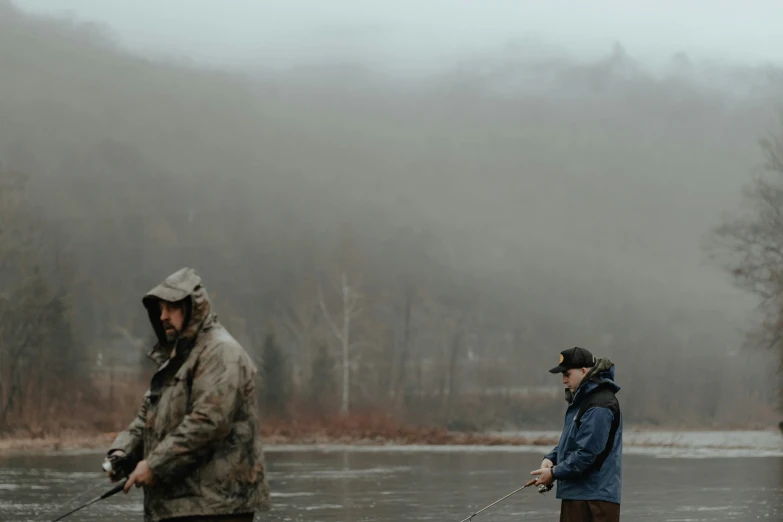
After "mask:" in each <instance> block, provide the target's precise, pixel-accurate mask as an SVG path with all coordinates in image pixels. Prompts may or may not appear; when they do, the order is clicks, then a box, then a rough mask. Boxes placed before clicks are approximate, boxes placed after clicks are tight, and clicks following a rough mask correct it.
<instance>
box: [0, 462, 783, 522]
mask: <svg viewBox="0 0 783 522" xmlns="http://www.w3.org/2000/svg"><path fill="white" fill-rule="evenodd" d="M720 453H721V452H720V451H714V452H713V453H712V454H711V455H706V456H705V455H704V454H698V453H697V454H694V455H691V456H687V455H686V456H683V455H681V454H676V453H675V454H672V453H665V452H664V453H661V454H658V455H655V454H653V455H647V454H635V452H634V451H633V450H631V451H629V453H628V454H626V455H625V456H624V463H623V467H624V469H623V473H624V478H623V508H622V519H623V520H639V521H645V520H650V521H652V520H655V521H663V522H667V521H670V522H675V521H677V522H686V521H687V522H696V521H726V520H743V521H748V520H774V521H777V520H783V454H774V453H773V454H769V453H767V454H766V455H767V456H759V457H751V456H747V455H745V456H739V457H736V456H735V457H722V456H720ZM760 455H764V453H763V452H762V453H760ZM693 456H698V457H700V458H692V457H693ZM661 457H666V458H661ZM101 458H102V455H101V454H100V453H78V454H70V455H16V456H8V455H5V456H0V520H2V521H4V522H5V521H7V522H32V521H47V520H52V519H53V518H55V517H56V516H57V515H59V514H61V513H63V512H64V511H67V510H68V508H73V507H76V506H77V505H78V504H79V503H80V501H81V502H83V501H86V500H89V499H90V498H93V497H95V496H98V495H99V494H100V493H102V492H103V491H105V490H107V489H109V485H108V484H107V483H106V481H105V479H104V478H103V477H102V475H101V473H100V472H99V471H97V470H99V467H100V462H101ZM267 460H268V468H269V480H270V486H271V488H272V491H273V502H274V509H273V511H272V512H271V513H269V514H266V515H264V516H260V517H257V518H258V519H259V520H273V521H290V522H298V521H323V522H331V521H333V522H337V521H339V522H353V521H356V522H359V521H368V522H369V521H373V522H392V521H395V522H396V521H401V520H410V521H423V520H437V521H445V522H448V521H454V522H460V521H461V520H462V519H464V518H466V517H467V516H469V515H470V514H471V513H473V512H474V511H475V510H478V509H480V508H481V507H483V506H485V505H487V504H489V503H491V502H493V501H494V500H496V499H498V498H500V497H502V496H504V495H505V494H507V493H510V492H511V491H513V490H514V489H516V488H517V487H518V486H519V485H520V484H521V483H523V482H524V481H525V480H527V478H528V472H529V471H530V470H531V469H534V468H535V467H537V466H538V464H539V463H540V461H541V448H538V449H537V450H536V451H534V452H530V451H529V449H526V448H496V447H495V448H480V447H479V448H477V447H473V448H437V449H435V450H432V449H431V448H430V449H428V448H426V447H414V448H388V449H383V448H361V449H359V450H352V449H350V448H336V449H331V450H328V451H327V450H319V449H317V448H288V449H287V448H275V449H271V448H270V451H268V453H267ZM90 488H92V489H91V490H90ZM86 490H90V491H86ZM77 495H80V496H78V497H77V498H74V497H76V496H77ZM68 501H70V502H68ZM64 503H65V505H63V504H64ZM558 509H559V502H558V501H557V500H556V499H555V496H554V491H552V492H550V493H547V494H543V495H542V494H539V493H537V492H536V491H535V490H534V489H528V490H525V491H522V492H520V493H518V494H517V495H516V496H513V497H511V498H510V499H508V500H507V501H505V502H503V503H502V504H499V505H498V506H496V507H495V508H493V509H492V510H491V511H489V512H487V513H486V514H482V515H480V516H478V517H476V519H474V520H475V521H476V522H481V521H486V522H490V521H511V520H515V521H544V520H549V521H553V520H557V514H558ZM142 519H143V514H142V507H141V490H134V491H132V492H131V493H130V494H129V495H127V496H125V495H123V494H119V495H117V496H115V497H112V498H110V499H108V500H104V501H102V502H100V503H98V504H96V505H93V506H90V507H88V508H86V509H85V510H83V511H80V512H78V513H76V514H74V515H72V516H71V517H69V518H67V519H66V520H69V521H71V522H79V521H83V522H87V521H98V520H101V521H105V520H112V521H117V522H126V521H127V522H129V521H140V520H142Z"/></svg>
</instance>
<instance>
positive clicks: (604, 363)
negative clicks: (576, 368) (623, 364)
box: [565, 357, 620, 403]
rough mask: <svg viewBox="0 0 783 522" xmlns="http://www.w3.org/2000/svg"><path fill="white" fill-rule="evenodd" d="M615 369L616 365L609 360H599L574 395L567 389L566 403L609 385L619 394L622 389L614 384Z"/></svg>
mask: <svg viewBox="0 0 783 522" xmlns="http://www.w3.org/2000/svg"><path fill="white" fill-rule="evenodd" d="M614 369H615V365H614V363H613V362H612V361H610V360H609V359H608V358H606V357H601V358H597V359H596V361H595V364H594V365H593V367H592V368H590V370H589V371H588V372H587V373H586V374H585V378H584V379H582V383H581V384H580V385H579V387H578V388H577V389H576V393H572V392H571V390H569V389H568V388H566V390H565V396H566V397H565V398H566V401H568V402H569V403H571V402H573V401H574V398H575V397H576V396H577V395H580V396H584V395H587V394H588V393H590V392H592V391H593V390H595V389H596V388H597V387H598V386H600V385H602V384H606V385H609V386H610V387H611V388H612V390H613V391H614V393H617V392H618V391H620V387H619V386H618V385H617V383H615V382H614Z"/></svg>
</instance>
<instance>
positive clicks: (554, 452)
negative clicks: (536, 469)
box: [544, 446, 560, 465]
mask: <svg viewBox="0 0 783 522" xmlns="http://www.w3.org/2000/svg"><path fill="white" fill-rule="evenodd" d="M559 447H560V446H555V449H553V450H552V451H550V452H549V454H548V455H547V456H546V457H544V458H545V459H549V460H551V461H552V464H554V465H557V448H559Z"/></svg>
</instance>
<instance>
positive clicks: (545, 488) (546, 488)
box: [460, 479, 552, 522]
mask: <svg viewBox="0 0 783 522" xmlns="http://www.w3.org/2000/svg"><path fill="white" fill-rule="evenodd" d="M536 480H538V479H531V480H530V482H528V483H526V484H525V485H524V486H522V487H521V488H518V489H516V490H514V491H512V492H511V493H509V494H508V495H506V496H505V497H503V498H499V499H497V500H496V501H494V502H493V503H492V504H490V505H488V506H486V507H484V508H482V509H479V510H478V511H476V512H475V513H473V514H472V515H470V516H469V517H468V518H466V519H465V520H462V521H460V522H471V521H472V520H473V517H475V516H476V515H478V514H479V513H482V512H484V511H486V510H488V509H489V508H491V507H492V506H494V505H497V504H500V503H501V502H503V501H504V500H506V499H507V498H508V497H510V496H511V495H516V494H517V493H519V492H520V491H522V490H523V489H525V488H527V487H530V486H532V485H533V484H535V483H536ZM550 489H552V484H549V485H548V486H544V485H541V486H539V487H538V492H539V493H546V492H547V491H549V490H550Z"/></svg>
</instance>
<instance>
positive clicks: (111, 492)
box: [52, 478, 128, 522]
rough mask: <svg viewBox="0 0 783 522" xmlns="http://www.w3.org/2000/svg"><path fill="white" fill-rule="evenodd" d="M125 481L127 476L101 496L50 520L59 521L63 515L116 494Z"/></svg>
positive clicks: (71, 513) (70, 513) (65, 515)
mask: <svg viewBox="0 0 783 522" xmlns="http://www.w3.org/2000/svg"><path fill="white" fill-rule="evenodd" d="M127 481H128V479H127V478H126V479H123V480H122V482H120V483H119V484H117V485H116V486H114V487H113V488H111V489H110V490H109V491H107V492H106V493H104V494H103V495H101V496H99V497H95V498H94V499H92V500H90V501H89V502H86V503H84V504H82V505H81V506H79V507H77V508H76V509H74V510H72V511H69V512H68V513H66V514H64V515H62V516H59V517H57V518H55V519H54V520H52V522H58V521H60V520H62V519H64V518H65V517H67V516H68V515H73V514H74V513H76V512H77V511H79V510H81V509H84V508H86V507H87V506H90V505H92V504H95V503H96V502H99V501H101V500H103V499H106V498H109V497H110V496H112V495H116V494H117V493H119V492H120V491H122V488H124V487H125V483H126V482H127Z"/></svg>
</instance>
